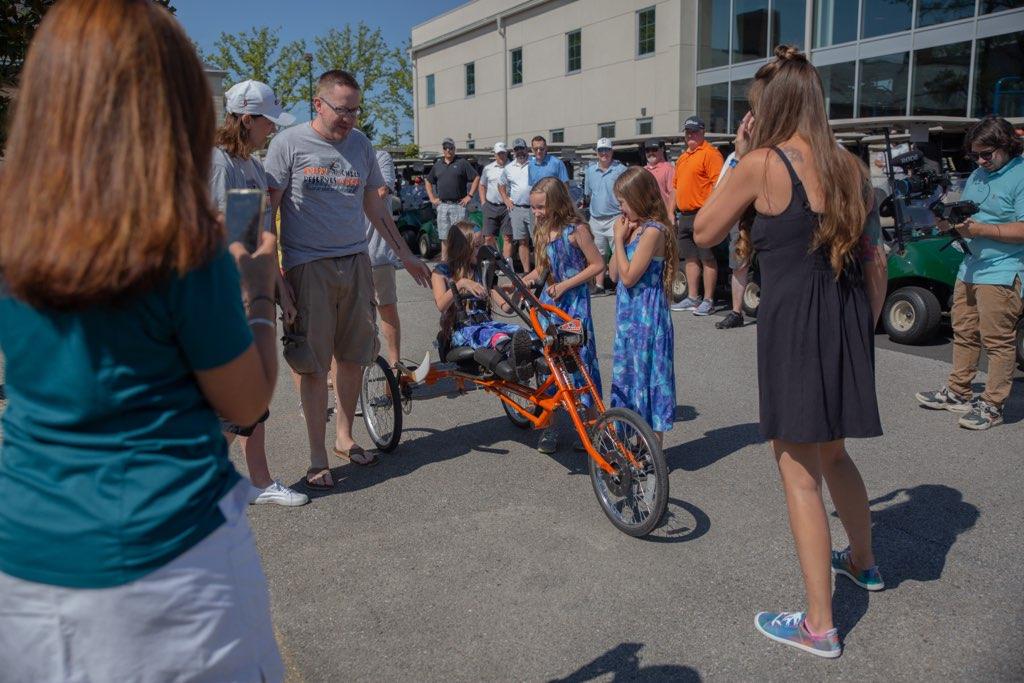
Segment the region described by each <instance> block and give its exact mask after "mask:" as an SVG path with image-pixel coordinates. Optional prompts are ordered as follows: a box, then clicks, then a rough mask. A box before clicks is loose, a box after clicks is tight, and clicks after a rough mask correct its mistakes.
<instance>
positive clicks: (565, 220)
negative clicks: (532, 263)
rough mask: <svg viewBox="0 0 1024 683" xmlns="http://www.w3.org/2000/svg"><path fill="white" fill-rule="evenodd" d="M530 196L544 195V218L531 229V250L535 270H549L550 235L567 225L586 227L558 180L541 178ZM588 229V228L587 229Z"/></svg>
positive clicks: (560, 230)
mask: <svg viewBox="0 0 1024 683" xmlns="http://www.w3.org/2000/svg"><path fill="white" fill-rule="evenodd" d="M530 194H542V195H544V210H545V213H546V215H545V217H544V219H543V220H538V221H537V224H536V225H535V226H534V227H533V250H534V252H536V259H537V268H539V269H540V270H544V269H545V268H550V267H551V264H550V263H549V262H548V243H549V242H550V241H551V233H552V232H558V233H559V234H561V233H562V230H563V229H564V228H565V227H566V226H567V225H586V223H585V222H584V220H583V217H582V216H580V215H579V213H577V212H576V207H575V206H573V203H572V197H570V196H569V190H567V189H566V188H565V183H563V182H562V181H561V180H559V179H558V178H551V177H548V178H542V179H541V180H540V181H539V182H538V183H537V184H536V185H534V186H533V189H532V190H530ZM588 229H589V227H588Z"/></svg>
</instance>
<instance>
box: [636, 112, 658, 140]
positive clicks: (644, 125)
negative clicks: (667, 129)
mask: <svg viewBox="0 0 1024 683" xmlns="http://www.w3.org/2000/svg"><path fill="white" fill-rule="evenodd" d="M653 132H654V119H652V118H651V117H649V116H648V117H647V118H645V119H637V120H636V134H637V135H650V134H651V133H653Z"/></svg>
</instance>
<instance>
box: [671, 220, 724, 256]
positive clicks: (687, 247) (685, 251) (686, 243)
mask: <svg viewBox="0 0 1024 683" xmlns="http://www.w3.org/2000/svg"><path fill="white" fill-rule="evenodd" d="M696 217H697V212H696V211H694V212H692V213H688V212H684V213H680V214H679V222H678V224H677V225H678V229H677V230H676V235H678V236H679V258H680V259H683V260H686V259H700V260H701V261H714V260H715V255H714V253H713V252H712V251H711V249H707V248H705V247H698V246H697V243H696V242H694V241H693V221H694V219H695V218H696Z"/></svg>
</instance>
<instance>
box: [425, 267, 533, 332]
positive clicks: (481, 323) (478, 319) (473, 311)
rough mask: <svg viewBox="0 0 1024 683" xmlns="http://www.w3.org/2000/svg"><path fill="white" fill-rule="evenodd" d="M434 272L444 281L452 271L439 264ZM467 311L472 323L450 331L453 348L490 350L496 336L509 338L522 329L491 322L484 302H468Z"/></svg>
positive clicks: (518, 326) (510, 324)
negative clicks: (464, 347) (465, 347)
mask: <svg viewBox="0 0 1024 683" xmlns="http://www.w3.org/2000/svg"><path fill="white" fill-rule="evenodd" d="M434 272H435V273H438V274H439V275H443V276H444V278H445V279H446V280H451V277H452V271H451V268H450V267H449V266H448V264H447V263H439V264H437V265H436V266H434ZM453 305H454V304H453ZM469 309H470V310H469V313H470V317H471V319H472V322H469V323H467V324H465V325H461V326H459V327H457V328H455V329H454V330H453V331H452V338H451V346H452V347H453V348H454V347H456V346H468V347H470V348H473V349H486V348H490V347H491V346H493V344H492V340H493V339H494V337H495V336H496V335H507V336H509V337H511V336H512V335H513V334H515V333H516V332H517V331H518V330H521V329H523V328H522V327H521V326H520V325H514V324H512V323H503V322H499V321H496V320H491V319H490V313H488V311H487V302H486V301H481V300H480V299H475V298H474V299H472V300H471V301H470V302H469Z"/></svg>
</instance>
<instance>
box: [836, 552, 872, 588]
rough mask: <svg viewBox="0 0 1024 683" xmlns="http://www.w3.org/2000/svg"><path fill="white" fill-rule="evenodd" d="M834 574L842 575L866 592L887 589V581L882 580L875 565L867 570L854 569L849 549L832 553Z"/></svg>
mask: <svg viewBox="0 0 1024 683" xmlns="http://www.w3.org/2000/svg"><path fill="white" fill-rule="evenodd" d="M832 573H833V574H842V575H843V576H845V577H846V578H848V579H849V580H850V581H853V582H854V583H855V584H857V585H858V586H860V587H861V588H863V589H864V590H866V591H880V590H882V589H883V588H885V581H883V580H882V574H881V572H879V571H878V566H877V565H875V566H874V567H868V568H867V569H858V568H857V567H854V566H853V562H852V561H851V560H850V549H849V548H847V549H846V550H833V551H832Z"/></svg>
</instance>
